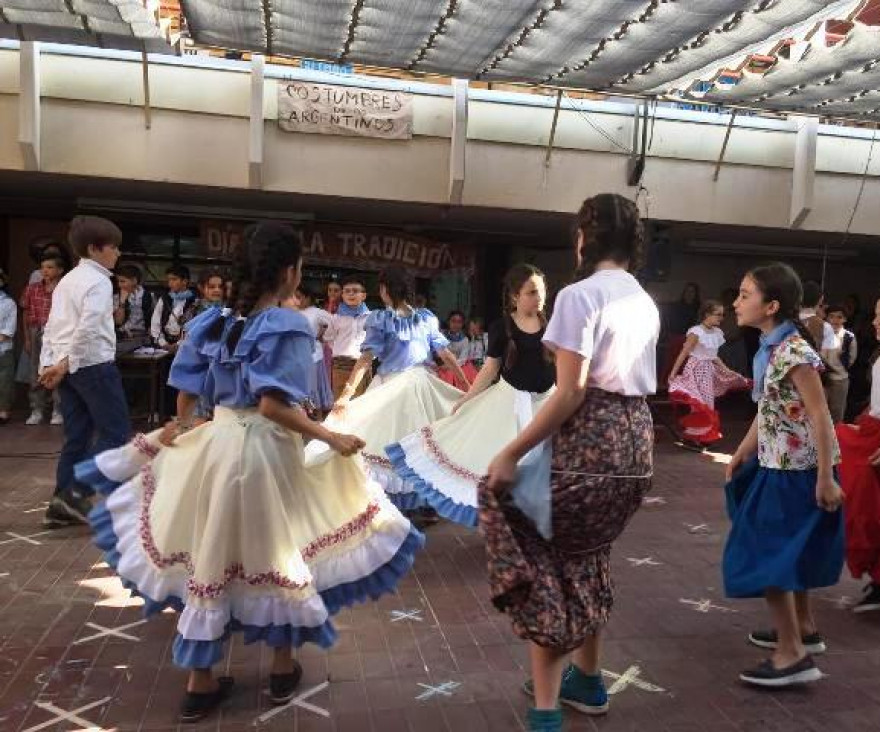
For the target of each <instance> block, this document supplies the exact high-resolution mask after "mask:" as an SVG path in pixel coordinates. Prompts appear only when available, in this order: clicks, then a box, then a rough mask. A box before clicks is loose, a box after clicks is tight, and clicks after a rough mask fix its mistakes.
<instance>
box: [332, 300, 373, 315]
mask: <svg viewBox="0 0 880 732" xmlns="http://www.w3.org/2000/svg"><path fill="white" fill-rule="evenodd" d="M369 312H370V308H368V307H367V303H365V302H362V303H361V304H360V305H359V306H358V307H356V308H353V307H351V305H346V304H345V303H344V302H340V303H339V308H338V309H337V310H336V314H337V315H344V316H346V317H347V318H357V317H358V316H360V315H366V314H367V313H369Z"/></svg>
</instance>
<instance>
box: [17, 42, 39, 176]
mask: <svg viewBox="0 0 880 732" xmlns="http://www.w3.org/2000/svg"><path fill="white" fill-rule="evenodd" d="M18 64H19V72H18V84H19V98H18V144H19V147H20V148H21V154H22V156H23V157H24V167H25V170H39V169H40V44H39V43H37V42H35V41H23V42H22V44H21V47H20V50H19V53H18Z"/></svg>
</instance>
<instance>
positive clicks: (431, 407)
mask: <svg viewBox="0 0 880 732" xmlns="http://www.w3.org/2000/svg"><path fill="white" fill-rule="evenodd" d="M462 396H464V394H463V392H461V391H460V390H459V389H456V388H455V387H454V386H450V385H449V384H447V383H445V382H443V381H441V380H440V379H438V378H437V377H436V376H435V375H434V374H433V373H431V372H430V371H429V370H428V369H425V368H422V367H414V368H411V369H408V370H407V371H402V372H400V373H399V374H392V375H390V376H385V377H382V378H376V379H374V380H373V382H372V383H371V384H370V388H369V389H367V391H366V392H364V394H363V395H362V396H360V397H358V398H357V399H353V400H352V401H351V402H350V403H349V405H348V407H347V408H346V409H345V411H344V412H342V413H341V414H331V415H330V416H328V417H327V419H326V420H324V426H325V427H327V428H328V429H330V430H333V431H334V432H344V433H346V434H351V435H357V436H358V437H360V438H361V439H362V440H364V441H365V442H366V443H367V445H366V447H365V448H364V450H363V456H364V460H365V461H366V464H367V470H368V471H369V473H370V475H371V476H372V477H373V478H375V479H376V480H377V481H378V482H379V484H380V485H381V486H382V487H383V488H384V489H385V491H386V492H387V494H388V497H389V498H390V499H391V500H392V501H393V502H394V504H395V505H396V506H398V507H399V508H403V509H410V508H416V507H417V506H419V505H424V501H421V500H420V499H419V497H418V494H417V493H416V492H415V489H414V486H413V485H412V483H411V482H410V481H407V480H403V479H401V478H400V477H398V476H397V475H396V473H395V472H394V471H393V470H392V467H391V461H390V460H389V459H388V457H387V456H386V454H385V448H386V447H387V446H388V445H393V444H394V443H396V442H398V441H399V440H401V439H403V438H404V437H406V435H409V434H412V433H413V432H416V431H418V430H420V429H422V428H423V427H425V426H427V425H429V424H431V423H432V422H436V421H437V420H439V419H442V418H443V417H446V416H447V415H449V414H450V412H452V407H453V406H455V403H456V402H457V401H458V400H459V399H461V397H462ZM329 449H330V448H329V447H328V446H327V445H326V444H324V443H323V442H317V441H315V442H311V443H309V445H308V446H307V447H306V462H307V464H315V463H317V462H320V461H321V460H322V459H324V458H323V456H325V455H326V454H327V452H328V451H329Z"/></svg>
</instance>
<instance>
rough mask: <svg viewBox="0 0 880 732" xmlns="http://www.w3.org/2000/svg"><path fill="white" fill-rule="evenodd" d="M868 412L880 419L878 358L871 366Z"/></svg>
mask: <svg viewBox="0 0 880 732" xmlns="http://www.w3.org/2000/svg"><path fill="white" fill-rule="evenodd" d="M869 414H870V415H871V416H872V417H874V418H876V419H880V359H877V360H876V361H875V362H874V366H873V367H872V368H871V411H870V412H869Z"/></svg>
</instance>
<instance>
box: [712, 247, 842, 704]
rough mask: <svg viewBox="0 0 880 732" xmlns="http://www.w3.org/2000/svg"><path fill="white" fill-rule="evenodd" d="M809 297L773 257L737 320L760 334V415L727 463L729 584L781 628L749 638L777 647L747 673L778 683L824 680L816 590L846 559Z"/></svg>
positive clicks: (740, 301)
mask: <svg viewBox="0 0 880 732" xmlns="http://www.w3.org/2000/svg"><path fill="white" fill-rule="evenodd" d="M802 296H803V289H802V286H801V282H800V279H799V278H798V276H797V274H796V273H795V271H794V270H793V269H792V268H791V267H789V266H788V265H786V264H782V263H774V264H769V265H766V266H763V267H757V268H755V269H753V270H752V271H751V272H749V273H748V274H747V275H746V276H745V278H744V279H743V281H742V284H741V286H740V294H739V297H738V298H737V300H736V303H735V305H734V307H735V309H736V314H737V321H738V322H739V324H740V325H744V326H752V327H754V328H758V329H759V330H760V331H761V333H762V335H761V346H760V349H759V350H758V353H757V355H756V356H755V359H754V374H755V383H754V389H753V392H752V397H753V399H754V400H755V401H756V402H757V403H758V414H757V416H756V417H755V421H754V422H753V423H752V426H751V429H750V430H749V432H748V434H747V435H746V437H745V438H744V439H743V441H742V443H741V444H740V446H739V448H738V449H737V450H736V453H735V454H734V455H733V458H732V459H731V461H730V464H729V465H728V467H727V478H728V484H727V487H726V493H727V501H728V512H729V514H730V517H731V522H732V525H731V529H730V535H729V536H728V538H727V544H726V546H725V549H724V565H723V566H724V585H725V590H726V592H727V596H728V597H764V598H765V600H766V601H767V605H768V607H769V609H770V612H771V615H772V618H773V623H774V625H775V627H774V628H773V629H772V630H767V631H764V630H760V631H753V632H752V633H751V634H750V635H749V641H750V642H751V643H752V644H753V645H756V646H758V647H761V648H769V649H772V650H773V655H772V657H771V658H769V659H767V660H766V661H763V662H762V663H760V664H759V665H758V666H756V667H755V668H752V669H748V670H747V671H744V672H743V673H742V674H740V679H741V680H742V681H743V682H745V683H747V684H752V685H755V686H762V687H767V688H771V689H772V688H779V687H784V686H790V685H793V684H803V683H809V682H813V681H818V680H819V679H820V678H822V674H821V672H820V671H819V669H818V668H817V667H816V664H815V662H814V660H813V656H812V655H811V654H813V653H822V652H823V651H824V650H825V641H824V638H823V637H822V636H821V635H820V634H819V632H818V630H817V628H816V623H815V620H814V619H813V615H812V611H811V608H810V599H809V591H810V590H812V589H817V588H820V587H830V586H832V585H834V584H836V583H837V581H838V579H839V578H840V572H841V569H842V568H843V559H844V534H843V513H842V511H840V506H841V502H842V500H843V498H842V495H841V491H840V486H839V485H838V484H837V478H836V472H835V466H836V465H837V464H838V463H839V462H840V453H839V450H838V446H837V440H836V439H835V437H834V428H833V425H832V422H831V415H830V413H829V411H828V405H827V402H826V400H825V394H824V391H823V390H822V381H821V379H820V377H819V372H820V371H822V370H823V368H824V365H823V362H822V359H821V358H820V356H819V354H818V353H817V352H816V350H815V348H814V347H813V345H812V336H811V333H810V332H809V331H808V330H807V328H806V326H805V325H804V324H803V323H802V321H801V319H800V317H799V310H800V307H801V300H802Z"/></svg>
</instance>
